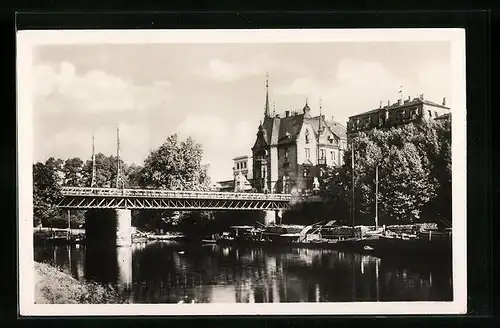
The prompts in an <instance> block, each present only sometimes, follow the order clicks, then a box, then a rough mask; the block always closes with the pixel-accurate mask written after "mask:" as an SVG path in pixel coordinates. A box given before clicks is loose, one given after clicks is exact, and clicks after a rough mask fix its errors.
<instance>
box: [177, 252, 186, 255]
mask: <svg viewBox="0 0 500 328" xmlns="http://www.w3.org/2000/svg"><path fill="white" fill-rule="evenodd" d="M184 253H186V252H184V251H180V252H177V254H180V255H182V254H184Z"/></svg>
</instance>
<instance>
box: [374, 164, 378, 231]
mask: <svg viewBox="0 0 500 328" xmlns="http://www.w3.org/2000/svg"><path fill="white" fill-rule="evenodd" d="M375 229H378V164H377V167H376V168H375Z"/></svg>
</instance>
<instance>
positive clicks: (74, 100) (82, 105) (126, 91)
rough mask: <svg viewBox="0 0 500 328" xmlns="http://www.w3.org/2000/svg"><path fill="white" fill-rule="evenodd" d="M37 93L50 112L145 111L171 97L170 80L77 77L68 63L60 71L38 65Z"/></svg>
mask: <svg viewBox="0 0 500 328" xmlns="http://www.w3.org/2000/svg"><path fill="white" fill-rule="evenodd" d="M34 91H35V99H36V101H39V102H40V103H46V104H47V108H46V110H49V111H57V110H78V111H85V112H102V111H130V110H133V111H142V110H146V109H149V108H152V107H155V106H161V105H163V104H165V103H167V102H169V101H170V100H171V98H172V93H171V84H170V82H168V81H157V82H154V83H151V84H149V85H136V84H134V83H133V82H132V81H130V80H126V79H123V78H120V77H117V76H113V75H110V74H108V73H106V72H104V71H100V70H93V71H89V72H87V73H85V74H78V73H77V72H76V69H75V67H74V66H73V64H71V63H69V62H62V63H60V64H59V66H58V67H57V68H56V67H54V66H52V65H38V66H35V67H34ZM57 101H61V102H64V106H58V105H59V104H58V103H57Z"/></svg>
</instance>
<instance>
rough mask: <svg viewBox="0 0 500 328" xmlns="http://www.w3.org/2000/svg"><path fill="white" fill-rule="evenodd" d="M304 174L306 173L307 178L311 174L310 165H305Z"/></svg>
mask: <svg viewBox="0 0 500 328" xmlns="http://www.w3.org/2000/svg"><path fill="white" fill-rule="evenodd" d="M303 175H304V178H307V177H308V176H309V167H307V166H306V167H304V171H303Z"/></svg>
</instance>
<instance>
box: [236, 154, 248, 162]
mask: <svg viewBox="0 0 500 328" xmlns="http://www.w3.org/2000/svg"><path fill="white" fill-rule="evenodd" d="M249 158H252V156H251V155H242V156H237V157H235V158H233V161H237V160H240V159H249Z"/></svg>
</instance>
